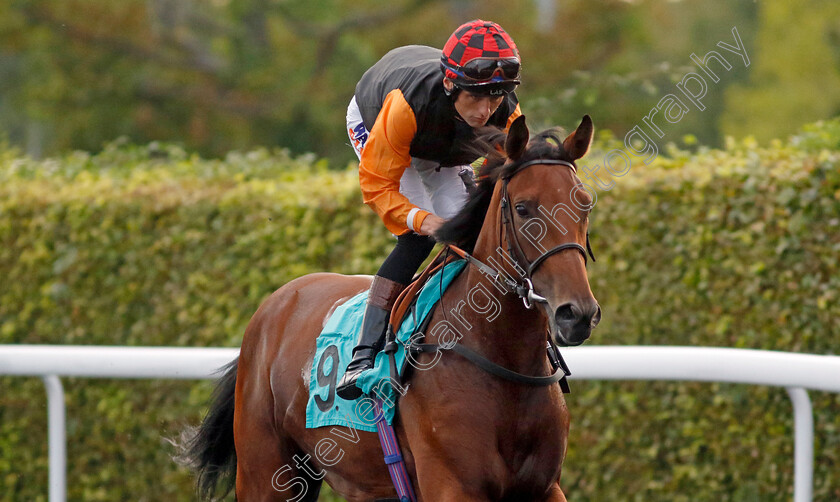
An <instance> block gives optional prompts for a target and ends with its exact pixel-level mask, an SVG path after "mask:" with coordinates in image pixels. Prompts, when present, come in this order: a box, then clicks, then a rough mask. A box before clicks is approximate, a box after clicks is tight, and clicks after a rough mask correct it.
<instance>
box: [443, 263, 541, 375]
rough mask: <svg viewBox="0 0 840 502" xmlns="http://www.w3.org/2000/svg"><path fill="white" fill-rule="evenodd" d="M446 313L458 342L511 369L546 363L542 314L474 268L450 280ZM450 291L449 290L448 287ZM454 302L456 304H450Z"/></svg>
mask: <svg viewBox="0 0 840 502" xmlns="http://www.w3.org/2000/svg"><path fill="white" fill-rule="evenodd" d="M450 290H452V291H451V292H452V296H449V297H448V298H447V301H446V302H445V303H446V305H447V308H448V310H447V312H446V314H447V315H448V316H450V317H452V318H453V319H451V320H450V322H451V323H452V324H453V325H454V326H455V327H456V329H458V330H459V332H460V333H461V334H462V335H463V337H461V339H460V343H463V344H464V345H466V346H468V347H470V348H472V349H474V350H477V351H478V352H480V353H481V354H483V355H484V356H485V357H487V358H489V359H491V360H492V361H494V362H496V363H497V364H501V365H503V366H505V367H507V368H509V369H511V370H514V371H519V372H521V373H527V374H537V373H538V371H539V369H540V368H541V367H542V366H543V365H544V364H545V340H546V325H545V318H544V317H543V316H542V315H541V314H540V312H539V311H538V310H536V309H535V310H528V309H526V308H525V307H524V305H523V303H522V300H521V299H520V298H519V297H518V296H517V295H515V294H513V293H510V292H508V293H507V294H502V293H501V292H500V291H499V290H498V289H497V288H496V287H495V286H493V284H492V283H491V281H490V280H489V279H488V278H487V277H486V276H484V275H483V274H482V273H481V272H480V271H479V270H478V269H477V268H475V267H469V268H468V269H467V270H465V271H464V273H463V274H461V276H460V277H459V278H458V280H457V281H456V282H455V283H453V287H452V288H450ZM447 292H449V291H447ZM453 305H454V306H455V307H454V308H453Z"/></svg>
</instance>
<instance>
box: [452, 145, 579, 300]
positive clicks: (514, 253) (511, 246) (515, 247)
mask: <svg viewBox="0 0 840 502" xmlns="http://www.w3.org/2000/svg"><path fill="white" fill-rule="evenodd" d="M536 164H539V165H546V164H549V165H559V166H566V167H568V168H569V169H571V170H572V172H573V173H575V174H577V167H575V165H574V164H572V163H571V162H566V161H565V160H556V159H534V160H529V161H528V162H524V163H523V164H521V165H520V166H518V167H517V168H516V169H514V170H513V171H512V172H511V173H509V174H508V175H506V176H505V177H503V178H502V182H503V185H502V200H501V203H500V205H501V219H502V224H501V225H500V228H499V232H500V235H499V237H500V239H499V242H501V232H504V233H505V241H506V242H507V252H508V255H510V258H511V260H513V263H514V265H515V268H516V269H518V270H521V271H523V272H524V273H525V275H524V277H523V279H522V281H521V282H520V281H517V280H515V279H508V278H507V277H505V276H504V275H503V274H502V273H500V272H498V271H496V270H494V269H493V268H491V267H489V266H488V265H486V264H485V263H483V262H481V261H479V260H478V259H476V258H475V257H473V256H471V255H470V254H469V253H467V252H466V251H463V250H461V249H458V248H456V247H454V246H450V247H452V248H453V250H454V251H455V252H456V253H457V254H459V255H461V256H462V257H463V258H465V259H466V260H467V261H469V262H470V263H472V264H473V265H475V266H477V267H478V268H479V269H481V271H482V272H484V273H485V274H487V275H489V276H490V277H492V278H493V279H494V281H496V282H497V283H499V284H501V285H502V286H504V287H506V288H507V289H508V290H509V291H511V292H513V293H516V294H517V295H519V297H520V298H522V303H523V304H524V305H525V307H526V308H528V309H532V308H534V302H537V303H547V300H546V299H545V297H543V296H541V295H538V294H537V293H536V292H535V290H534V283H533V281H532V280H531V278H532V277H533V275H534V272H536V270H537V268H538V267H539V266H540V265H542V264H543V262H545V260H547V259H548V258H549V257H550V256H553V255H555V254H557V253H560V252H561V251H565V250H567V249H574V250H577V251H579V252H580V254H581V255H582V256H583V262H584V265H585V264H586V263H587V254H588V255H589V257H591V258H592V261H595V255H594V254H593V253H592V246H591V245H590V243H589V232H588V231H587V233H586V247H585V248H584V247H583V246H581V245H580V244H578V243H577V242H566V243H563V244H560V245H558V246H555V247H553V248H551V249H549V250H548V251H545V252H544V253H542V254H541V255H539V256H538V257H537V258H536V259H535V260H534V261H532V262H530V263H529V262H528V258H527V257H526V256H525V252H524V251H523V250H522V245H521V244H520V243H519V238H518V236H517V232H516V226H515V225H514V223H513V206H512V205H511V204H510V195H509V193H508V184H509V183H510V180H511V179H512V178H513V177H514V176H516V175H517V174H519V173H520V172H522V171H523V170H524V169H525V168H527V167H530V166H533V165H536Z"/></svg>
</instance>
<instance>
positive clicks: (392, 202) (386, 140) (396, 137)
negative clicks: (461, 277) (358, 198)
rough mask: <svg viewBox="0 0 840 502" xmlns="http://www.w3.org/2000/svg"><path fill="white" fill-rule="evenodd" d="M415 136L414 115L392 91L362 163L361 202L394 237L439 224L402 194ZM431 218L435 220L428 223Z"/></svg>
mask: <svg viewBox="0 0 840 502" xmlns="http://www.w3.org/2000/svg"><path fill="white" fill-rule="evenodd" d="M416 133H417V120H416V118H415V116H414V111H413V110H412V109H411V107H410V106H409V104H408V102H407V101H406V100H405V97H404V96H403V94H402V92H401V91H400V90H399V89H395V90H393V91H391V92H390V93H389V94H388V96H387V97H386V98H385V102H384V103H383V104H382V110H381V111H380V112H379V116H378V117H377V119H376V122H375V123H374V124H373V128H372V129H371V131H370V136H369V137H368V140H367V143H366V144H365V147H364V150H362V155H361V161H360V162H359V184H360V185H361V188H362V199H363V200H364V203H365V204H367V205H368V206H370V207H371V209H373V210H374V211H375V212H376V214H378V215H379V217H380V218H381V219H382V221H383V223H385V227H386V228H388V230H389V231H390V232H391V233H393V234H394V235H402V234H404V233H407V232H409V231H414V232H417V233H424V231H428V230H429V227H430V226H432V227H434V228H433V229H432V231H433V230H434V229H436V227H435V225H434V224H435V218H436V219H438V220H440V218H438V217H437V216H434V215H432V214H431V213H429V212H428V211H424V210H422V209H420V208H419V207H417V206H415V205H414V204H412V203H411V202H410V201H409V200H408V198H407V197H406V196H405V195H403V194H401V193H400V179H401V178H402V175H403V173H404V172H405V170H406V169H408V168H409V167H410V166H411V154H410V149H411V141H412V140H413V139H414V135H415V134H416ZM432 216H434V218H433V219H432V220H431V221H430V222H428V223H426V220H428V219H429V218H430V217H432ZM441 222H442V220H441ZM424 223H426V225H425V228H424ZM437 226H440V225H437ZM424 234H425V233H424ZM425 235H429V234H425Z"/></svg>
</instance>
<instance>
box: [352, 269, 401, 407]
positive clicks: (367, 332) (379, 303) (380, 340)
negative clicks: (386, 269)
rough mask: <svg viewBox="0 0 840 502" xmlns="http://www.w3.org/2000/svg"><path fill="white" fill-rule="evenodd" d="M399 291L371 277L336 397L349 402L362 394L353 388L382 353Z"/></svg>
mask: <svg viewBox="0 0 840 502" xmlns="http://www.w3.org/2000/svg"><path fill="white" fill-rule="evenodd" d="M403 289H405V285H403V284H400V283H398V282H394V281H392V280H389V279H386V278H384V277H380V276H378V275H375V276H373V283H372V284H371V285H370V293H368V300H367V306H366V307H365V315H364V318H363V319H362V330H361V332H360V334H359V341H358V342H357V345H356V348H354V349H353V359H352V360H351V361H350V364H348V365H347V370H346V371H345V372H344V375H343V376H342V377H341V381H339V382H338V389H337V390H336V393H337V394H338V397H340V398H342V399H347V400H353V399H356V398H358V397H359V396H361V395H362V390H361V389H360V388H358V387H356V380H358V379H359V375H361V374H362V372H363V371H366V370H368V369H370V368H373V362H374V359H375V358H376V354H377V353H379V351H380V350H382V346H383V345H384V343H385V329H386V328H387V327H388V318H389V317H390V315H391V307H392V306H393V305H394V302H395V301H396V299H397V296H399V294H400V293H401V292H402V290H403Z"/></svg>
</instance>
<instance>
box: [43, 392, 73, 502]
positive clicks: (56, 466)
mask: <svg viewBox="0 0 840 502" xmlns="http://www.w3.org/2000/svg"><path fill="white" fill-rule="evenodd" d="M41 379H42V380H43V381H44V386H45V387H46V388H47V416H48V434H47V436H48V438H49V447H48V448H49V457H50V460H49V469H50V473H49V478H50V492H49V493H50V502H65V501H66V500H67V431H66V427H65V422H66V421H65V418H64V415H65V413H64V387H63V386H62V385H61V380H60V379H59V378H58V377H57V376H56V375H44V376H43V377H41Z"/></svg>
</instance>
